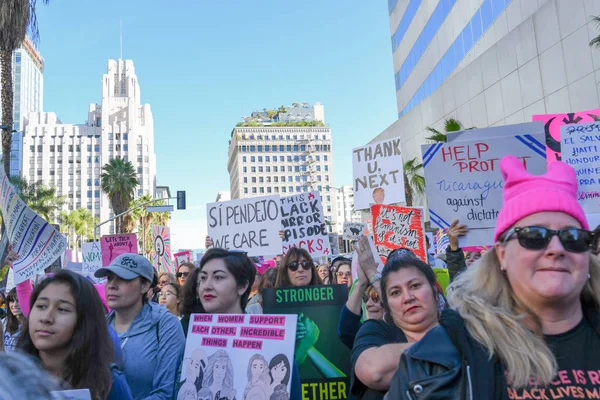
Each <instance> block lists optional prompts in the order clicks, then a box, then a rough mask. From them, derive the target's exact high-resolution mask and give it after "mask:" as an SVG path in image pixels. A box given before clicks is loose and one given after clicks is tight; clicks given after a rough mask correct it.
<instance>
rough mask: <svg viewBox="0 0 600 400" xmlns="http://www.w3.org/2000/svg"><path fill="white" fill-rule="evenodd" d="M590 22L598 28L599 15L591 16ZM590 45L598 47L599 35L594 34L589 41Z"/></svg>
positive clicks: (599, 25)
mask: <svg viewBox="0 0 600 400" xmlns="http://www.w3.org/2000/svg"><path fill="white" fill-rule="evenodd" d="M592 23H594V25H596V28H597V29H600V16H594V17H592ZM590 47H596V48H599V49H600V35H598V36H596V37H595V38H593V39H592V40H591V41H590Z"/></svg>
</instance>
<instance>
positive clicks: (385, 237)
mask: <svg viewBox="0 0 600 400" xmlns="http://www.w3.org/2000/svg"><path fill="white" fill-rule="evenodd" d="M371 213H372V214H373V231H374V232H375V235H374V240H375V245H376V246H377V247H378V249H379V252H380V253H381V252H382V248H383V249H385V250H386V251H387V252H386V253H385V254H386V255H387V253H389V252H390V251H392V250H394V249H397V248H399V247H405V248H407V249H409V250H412V251H413V253H415V255H416V256H417V257H419V258H420V259H421V260H423V262H425V263H426V262H427V244H426V243H425V228H424V226H423V210H422V209H420V208H416V207H399V206H386V205H383V204H377V205H374V206H372V207H371Z"/></svg>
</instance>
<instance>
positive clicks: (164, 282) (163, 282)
mask: <svg viewBox="0 0 600 400" xmlns="http://www.w3.org/2000/svg"><path fill="white" fill-rule="evenodd" d="M167 283H169V281H159V282H158V284H159V285H166V284H167Z"/></svg>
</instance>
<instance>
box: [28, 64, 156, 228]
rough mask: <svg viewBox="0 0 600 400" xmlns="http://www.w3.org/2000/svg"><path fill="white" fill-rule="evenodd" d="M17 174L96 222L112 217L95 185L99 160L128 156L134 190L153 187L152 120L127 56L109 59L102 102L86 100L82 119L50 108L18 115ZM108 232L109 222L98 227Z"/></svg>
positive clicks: (150, 191)
mask: <svg viewBox="0 0 600 400" xmlns="http://www.w3.org/2000/svg"><path fill="white" fill-rule="evenodd" d="M21 151H22V155H23V157H22V162H21V171H22V175H23V176H24V177H25V178H26V179H27V180H28V181H31V182H33V181H41V182H43V183H45V184H47V185H51V186H54V187H55V188H56V190H57V194H59V195H63V196H65V198H66V200H67V204H66V206H65V209H66V210H74V209H77V208H80V207H83V208H87V209H89V210H91V211H92V213H93V214H94V215H95V216H96V217H97V218H98V219H99V220H100V221H101V222H102V221H106V220H108V219H109V218H111V217H113V216H114V215H113V213H112V210H111V208H110V203H109V201H108V197H107V196H106V195H105V194H103V193H102V191H101V189H100V188H101V178H100V176H101V174H102V166H103V165H105V164H106V163H107V162H108V161H109V160H111V159H113V158H115V157H121V158H123V159H125V160H128V161H131V162H132V164H133V165H134V167H135V168H136V171H137V175H138V184H139V186H138V188H137V193H136V196H141V195H142V194H150V195H151V196H155V193H156V156H155V154H154V121H153V119H152V112H151V110H150V105H148V104H141V101H140V86H139V83H138V80H137V76H136V75H135V69H134V66H133V62H132V61H130V60H126V61H124V60H109V61H108V68H107V73H106V74H104V75H103V77H102V102H101V103H100V104H91V105H90V106H89V109H88V118H87V123H86V124H83V125H76V124H64V123H62V122H61V121H60V120H59V119H58V118H57V116H56V114H55V113H51V112H43V113H39V112H38V113H31V114H29V117H28V118H27V119H26V120H25V121H24V129H23V137H22V148H21ZM113 232H114V223H109V224H106V225H104V226H102V228H101V233H102V234H108V233H113Z"/></svg>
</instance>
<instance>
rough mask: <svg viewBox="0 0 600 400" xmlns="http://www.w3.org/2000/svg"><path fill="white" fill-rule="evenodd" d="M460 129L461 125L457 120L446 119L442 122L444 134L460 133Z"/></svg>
mask: <svg viewBox="0 0 600 400" xmlns="http://www.w3.org/2000/svg"><path fill="white" fill-rule="evenodd" d="M462 129H463V127H462V124H461V123H460V121H459V120H457V119H454V118H448V119H447V120H446V121H445V122H444V130H445V131H446V133H448V132H457V131H462Z"/></svg>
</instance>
